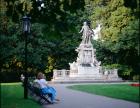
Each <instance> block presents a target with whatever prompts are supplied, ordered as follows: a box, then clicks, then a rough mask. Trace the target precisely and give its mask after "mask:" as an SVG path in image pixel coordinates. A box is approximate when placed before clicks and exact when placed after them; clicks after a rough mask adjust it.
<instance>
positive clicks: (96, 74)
mask: <svg viewBox="0 0 140 108" xmlns="http://www.w3.org/2000/svg"><path fill="white" fill-rule="evenodd" d="M79 33H82V41H81V43H80V45H79V47H77V48H76V51H77V53H78V57H77V59H76V61H74V62H73V63H69V65H70V70H65V69H63V70H54V73H53V80H52V81H56V82H57V81H58V82H80V81H81V82H82V81H84V82H85V81H99V80H100V81H104V80H118V79H119V78H118V74H117V70H116V69H114V70H105V71H103V69H102V67H101V62H100V61H98V60H97V59H96V54H95V53H96V49H94V48H93V45H92V43H91V39H93V36H95V34H94V31H93V29H91V28H90V27H89V26H88V24H87V22H84V23H83V26H82V29H81V30H80V32H79Z"/></svg>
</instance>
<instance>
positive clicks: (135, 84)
mask: <svg viewBox="0 0 140 108" xmlns="http://www.w3.org/2000/svg"><path fill="white" fill-rule="evenodd" d="M131 86H135V87H139V86H140V83H133V84H131Z"/></svg>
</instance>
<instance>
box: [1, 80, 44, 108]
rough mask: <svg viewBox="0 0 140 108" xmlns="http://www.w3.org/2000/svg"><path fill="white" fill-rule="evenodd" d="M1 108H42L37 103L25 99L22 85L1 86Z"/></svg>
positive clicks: (9, 84)
mask: <svg viewBox="0 0 140 108" xmlns="http://www.w3.org/2000/svg"><path fill="white" fill-rule="evenodd" d="M1 108H42V107H41V106H40V105H39V104H38V103H37V102H36V101H33V99H31V98H29V99H27V100H25V99H24V98H23V87H22V86H21V83H6V84H1Z"/></svg>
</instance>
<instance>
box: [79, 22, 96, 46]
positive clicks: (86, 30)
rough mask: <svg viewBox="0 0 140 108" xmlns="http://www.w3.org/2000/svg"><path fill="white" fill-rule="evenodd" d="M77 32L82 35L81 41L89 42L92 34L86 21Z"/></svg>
mask: <svg viewBox="0 0 140 108" xmlns="http://www.w3.org/2000/svg"><path fill="white" fill-rule="evenodd" d="M79 33H83V35H82V43H83V44H89V43H90V42H91V41H90V40H91V36H92V34H93V31H92V29H90V27H89V26H88V24H87V22H84V23H83V26H82V29H81V30H80V32H79Z"/></svg>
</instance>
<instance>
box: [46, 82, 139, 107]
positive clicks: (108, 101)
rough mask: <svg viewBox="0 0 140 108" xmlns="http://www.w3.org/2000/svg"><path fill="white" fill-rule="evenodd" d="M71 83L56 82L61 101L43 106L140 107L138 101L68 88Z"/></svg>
mask: <svg viewBox="0 0 140 108" xmlns="http://www.w3.org/2000/svg"><path fill="white" fill-rule="evenodd" d="M68 85H71V84H54V85H53V86H54V87H55V88H56V90H57V95H58V97H59V98H60V102H58V103H55V104H47V105H43V108H139V104H138V103H133V102H129V101H124V100H119V99H113V98H108V97H104V96H98V95H92V94H89V93H84V92H80V91H75V90H71V89H68V88H66V86H68Z"/></svg>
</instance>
